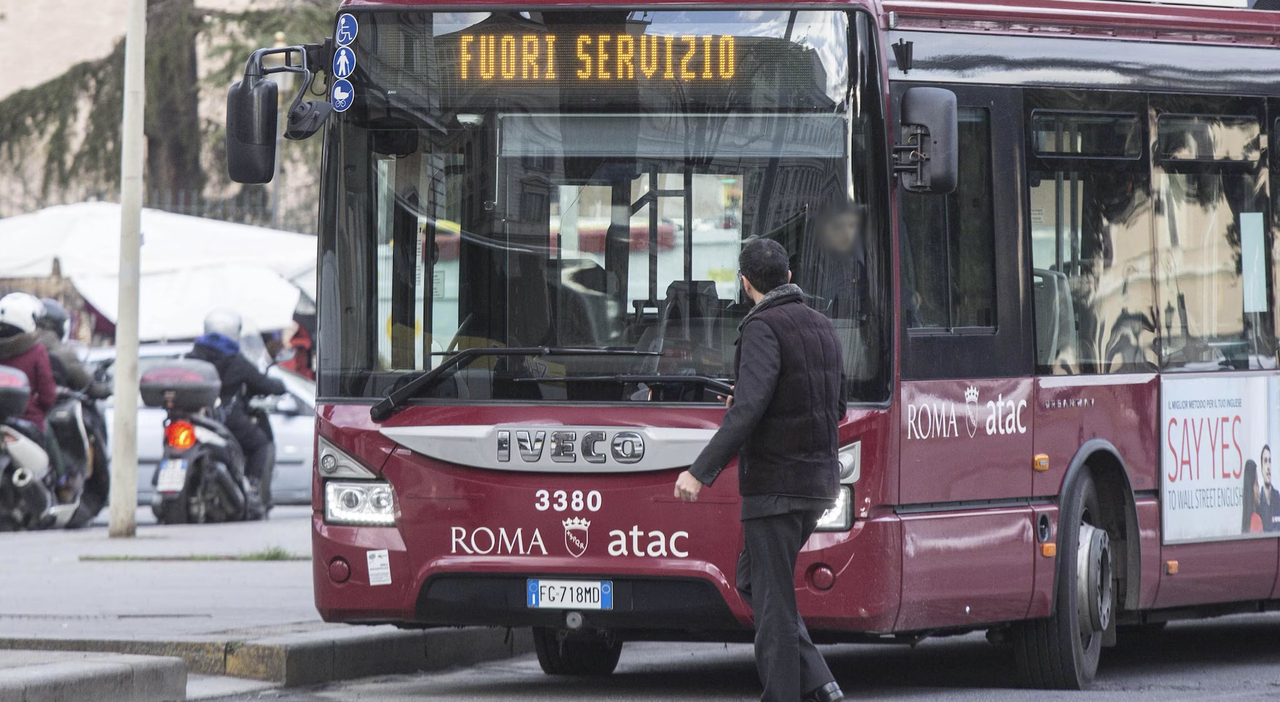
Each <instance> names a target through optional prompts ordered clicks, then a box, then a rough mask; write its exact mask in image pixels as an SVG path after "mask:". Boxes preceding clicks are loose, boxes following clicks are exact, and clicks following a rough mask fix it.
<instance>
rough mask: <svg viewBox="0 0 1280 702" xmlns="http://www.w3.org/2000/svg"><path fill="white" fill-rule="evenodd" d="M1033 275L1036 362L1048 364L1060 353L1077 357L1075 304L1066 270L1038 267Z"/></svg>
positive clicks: (1046, 365)
mask: <svg viewBox="0 0 1280 702" xmlns="http://www.w3.org/2000/svg"><path fill="white" fill-rule="evenodd" d="M1031 275H1032V277H1033V279H1034V286H1035V291H1034V294H1035V314H1036V320H1035V323H1036V365H1038V366H1040V367H1049V366H1051V365H1053V364H1054V362H1055V361H1057V359H1058V358H1059V357H1060V356H1063V355H1067V356H1068V357H1074V354H1073V353H1071V352H1073V351H1074V350H1075V334H1076V315H1075V306H1074V305H1073V304H1072V302H1071V287H1070V283H1069V281H1068V280H1067V276H1066V274H1065V273H1059V272H1058V271H1051V270H1046V269H1043V268H1036V269H1033V270H1032V271H1031Z"/></svg>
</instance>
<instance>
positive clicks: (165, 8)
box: [0, 0, 336, 206]
mask: <svg viewBox="0 0 1280 702" xmlns="http://www.w3.org/2000/svg"><path fill="white" fill-rule="evenodd" d="M270 5H271V6H267V5H266V4H264V5H263V6H261V7H258V6H251V7H250V9H248V10H245V11H242V12H217V11H206V10H203V9H200V8H197V7H196V6H195V2H194V0H148V3H147V25H148V30H147V63H146V72H147V76H146V93H147V95H146V100H147V105H146V116H145V130H146V137H147V163H146V180H147V184H148V187H149V188H151V189H172V190H175V191H181V192H186V193H194V194H198V195H199V197H201V198H215V199H216V198H234V197H238V196H239V197H241V199H243V196H245V195H249V196H251V197H258V196H260V195H261V193H259V192H257V191H256V190H255V191H254V192H253V193H249V192H242V191H241V189H240V188H238V186H235V187H233V186H232V185H231V184H230V183H228V182H227V179H226V176H225V170H226V169H225V152H224V150H223V146H222V139H223V128H222V122H223V114H222V111H221V109H220V101H216V100H214V99H213V97H216V96H218V95H220V94H221V93H222V91H225V89H226V87H227V86H229V85H230V83H231V82H232V81H234V80H236V79H237V78H238V77H239V75H240V74H241V72H242V71H243V68H244V63H245V60H246V59H247V58H248V56H249V54H250V53H251V52H252V51H253V50H254V49H256V48H258V47H262V46H271V45H272V44H273V43H274V41H275V35H276V33H277V32H284V34H285V37H286V41H288V42H289V43H310V42H318V41H322V40H323V38H324V37H325V36H326V34H328V33H329V32H330V31H331V27H332V23H333V17H334V11H335V6H336V2H334V1H333V0H292V1H291V2H285V3H284V4H283V5H282V6H281V3H280V2H278V1H276V2H271V3H270ZM123 94H124V41H123V40H121V41H120V42H119V43H118V44H117V45H116V46H115V48H114V50H113V51H112V52H111V53H110V54H109V55H107V56H105V57H103V58H100V59H97V60H93V61H85V62H82V63H79V64H76V65H75V66H72V67H71V68H70V69H69V70H67V71H66V72H65V73H63V74H62V75H60V76H58V77H56V78H54V79H52V80H49V81H47V82H45V83H43V84H41V85H38V86H35V87H32V88H28V89H25V90H21V91H18V92H16V93H14V94H12V95H10V96H8V97H7V98H5V99H4V100H0V169H3V172H4V173H7V174H8V175H0V178H16V179H18V180H21V181H22V182H21V183H20V185H21V187H22V189H24V190H25V191H26V193H27V197H28V200H29V201H30V202H29V205H30V206H44V205H46V204H50V203H52V202H56V201H58V200H60V199H63V198H66V197H68V195H70V197H74V198H79V197H84V196H85V194H92V193H96V194H99V195H103V194H107V195H108V196H110V195H111V194H114V192H115V191H116V190H118V188H119V184H120V172H119V169H120V165H119V164H120V117H121V114H122V111H123ZM202 98H203V99H202ZM202 105H203V106H204V109H203V110H202ZM214 105H218V106H219V107H218V108H217V109H213V108H212V106H214ZM215 112H216V114H215ZM281 156H282V159H283V161H282V163H283V164H284V165H285V167H288V168H294V169H299V170H304V171H307V170H309V171H315V170H316V169H317V168H318V162H319V158H318V156H319V145H318V140H314V139H313V140H312V141H311V142H307V143H303V144H298V145H291V146H290V147H289V148H286V150H285V152H284V153H283V154H282V155H281ZM257 190H261V189H260V188H259V189H257Z"/></svg>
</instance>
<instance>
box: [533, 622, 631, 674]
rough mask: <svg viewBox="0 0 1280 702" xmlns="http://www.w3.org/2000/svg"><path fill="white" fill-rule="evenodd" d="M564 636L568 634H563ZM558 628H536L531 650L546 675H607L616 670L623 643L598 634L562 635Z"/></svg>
mask: <svg viewBox="0 0 1280 702" xmlns="http://www.w3.org/2000/svg"><path fill="white" fill-rule="evenodd" d="M565 633H567V632H565ZM565 633H561V632H560V631H559V630H557V629H553V628H550V627H542V626H535V627H534V628H533V648H534V650H536V651H537V652H538V664H539V665H541V666H542V672H544V673H546V674H547V675H579V676H598V675H608V674H610V673H612V672H613V669H614V668H617V667H618V657H619V656H621V655H622V642H621V641H615V640H614V639H612V638H609V637H606V636H600V635H589V634H584V635H577V634H575V635H567V636H566V635H565Z"/></svg>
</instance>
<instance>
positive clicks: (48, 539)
mask: <svg viewBox="0 0 1280 702" xmlns="http://www.w3.org/2000/svg"><path fill="white" fill-rule="evenodd" d="M144 517H145V518H149V517H150V514H149V510H139V523H140V524H143V520H144ZM310 517H311V511H310V508H309V507H305V506H301V507H277V508H276V509H275V510H274V511H273V512H272V518H271V519H270V520H269V521H267V522H250V523H235V524H199V525H195V524H193V525H178V526H159V525H154V524H152V525H142V526H139V527H138V536H137V537H136V538H134V539H110V538H108V537H107V533H106V528H105V527H104V526H94V527H92V528H89V529H85V530H82V531H47V532H26V533H17V534H0V553H2V554H4V560H5V567H4V568H0V593H3V595H4V596H3V599H2V600H0V649H26V650H47V651H55V650H63V651H96V652H106V653H122V654H135V655H145V656H178V657H181V658H182V659H183V660H184V661H185V662H186V668H187V672H188V673H190V674H201V675H231V676H235V677H242V678H252V679H256V680H267V681H272V682H276V683H279V684H283V685H301V684H310V683H316V682H325V681H328V680H339V679H345V678H349V677H359V676H365V675H377V674H387V673H399V672H412V671H414V670H421V669H427V668H434V667H442V666H445V665H456V664H460V663H469V662H477V661H481V660H487V659H491V658H499V657H505V656H510V655H512V654H513V653H522V652H524V651H526V650H529V648H530V646H529V644H528V637H527V636H518V637H508V636H507V633H506V632H505V631H498V630H490V629H466V630H434V631H426V632H422V631H401V630H398V629H395V628H394V627H389V626H383V627H355V626H348V625H344V624H325V623H324V622H321V621H320V619H319V616H318V615H317V614H316V611H315V605H314V600H313V596H312V584H311V563H310V561H309V560H307V559H309V557H310V553H311V532H310ZM218 556H223V557H238V558H240V559H242V560H210V557H218ZM192 557H195V558H196V559H199V560H192ZM166 558H173V559H175V560H164V559H166ZM178 559H182V560H178ZM269 559H276V560H269Z"/></svg>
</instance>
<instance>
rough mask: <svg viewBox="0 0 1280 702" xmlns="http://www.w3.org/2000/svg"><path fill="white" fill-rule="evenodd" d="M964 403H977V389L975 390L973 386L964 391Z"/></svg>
mask: <svg viewBox="0 0 1280 702" xmlns="http://www.w3.org/2000/svg"><path fill="white" fill-rule="evenodd" d="M964 401H965V402H977V401H978V389H977V388H975V387H974V386H972V385H970V386H969V387H968V389H966V390H965V391H964Z"/></svg>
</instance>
